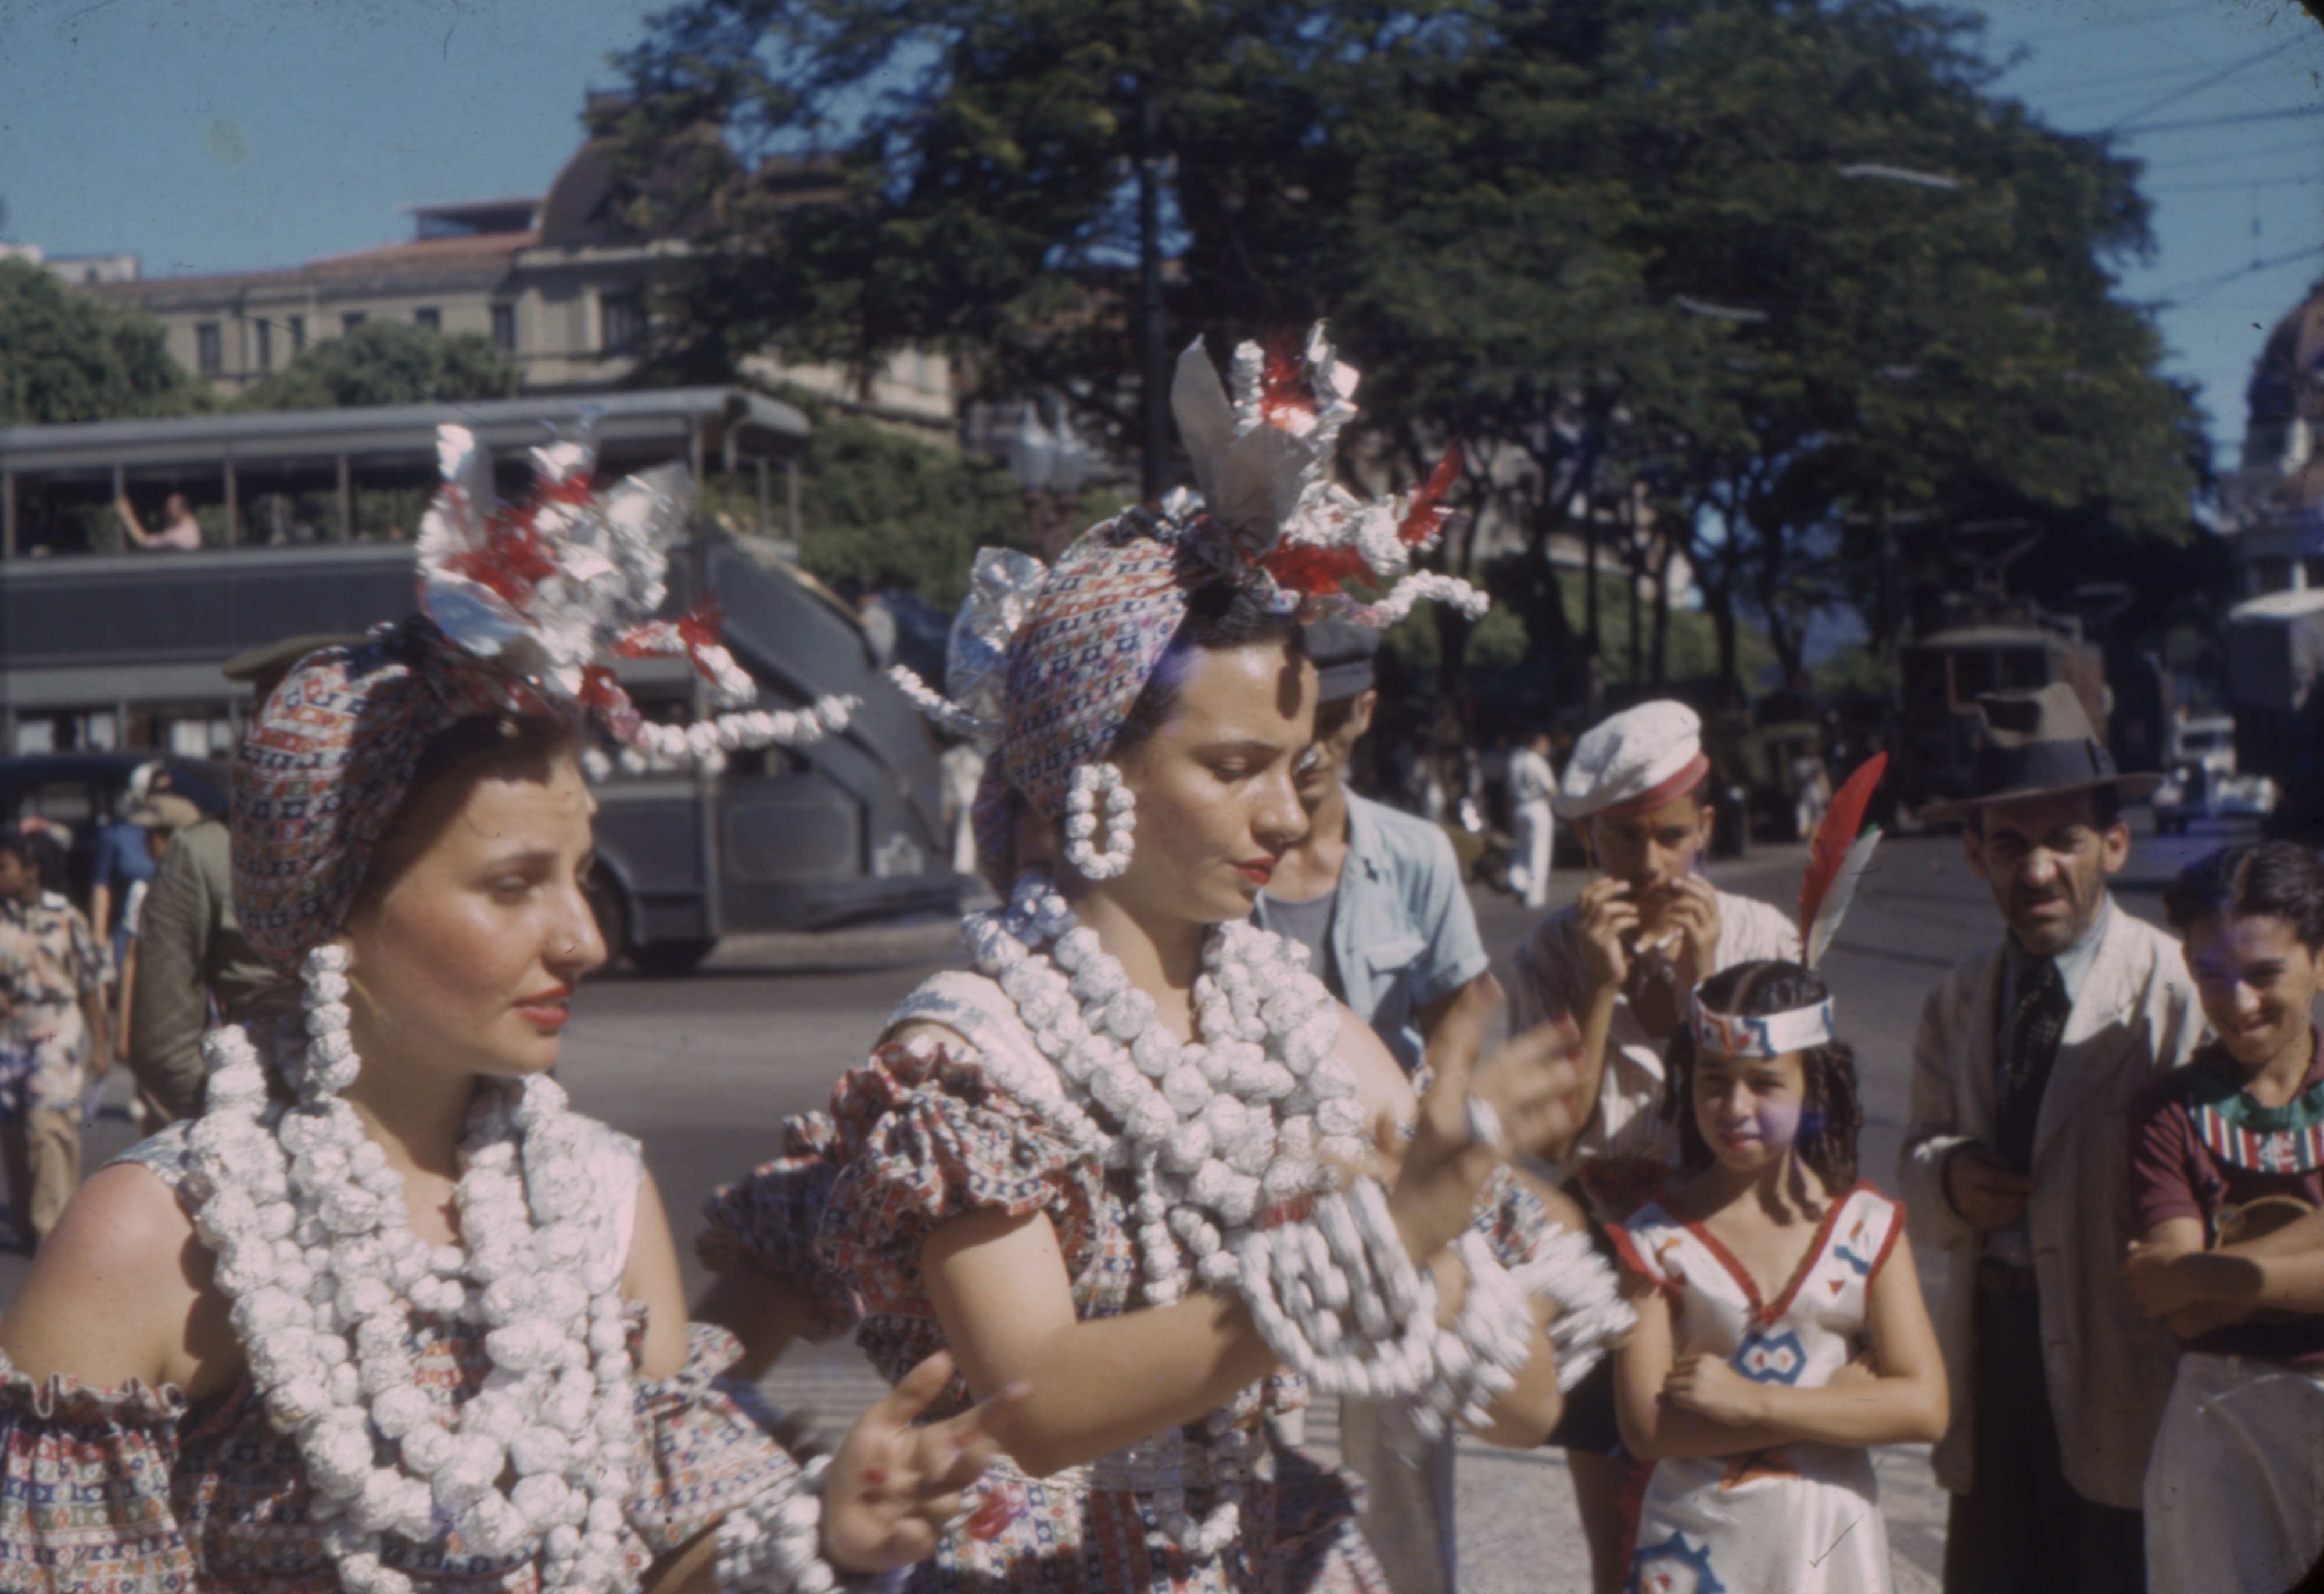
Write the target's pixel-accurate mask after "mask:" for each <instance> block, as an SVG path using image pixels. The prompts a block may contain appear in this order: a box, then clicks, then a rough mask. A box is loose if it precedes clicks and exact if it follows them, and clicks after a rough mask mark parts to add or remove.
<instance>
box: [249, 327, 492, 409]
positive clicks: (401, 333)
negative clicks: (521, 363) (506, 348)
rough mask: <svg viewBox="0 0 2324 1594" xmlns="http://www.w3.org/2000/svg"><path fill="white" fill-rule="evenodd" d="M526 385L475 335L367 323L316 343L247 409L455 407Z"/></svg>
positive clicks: (253, 396)
mask: <svg viewBox="0 0 2324 1594" xmlns="http://www.w3.org/2000/svg"><path fill="white" fill-rule="evenodd" d="M523 382H524V378H523V375H522V373H520V372H519V371H518V370H517V368H516V366H515V365H514V364H512V363H511V362H510V361H509V360H508V358H507V357H506V356H504V355H502V353H501V352H500V351H499V350H498V349H496V348H494V347H493V346H492V343H491V342H490V340H488V339H486V338H484V337H480V336H477V335H476V334H475V333H473V332H456V333H453V334H452V335H450V336H446V335H445V334H443V333H440V332H438V331H435V330H434V329H432V328H430V327H420V326H414V325H412V324H410V323H409V322H404V321H365V322H364V323H363V324H362V325H361V326H359V327H355V328H353V329H352V330H350V331H349V332H347V333H346V335H345V336H340V337H333V338H327V339H325V340H324V341H323V342H320V343H312V344H309V345H308V346H306V347H305V348H303V349H301V350H300V352H299V355H298V357H297V358H295V359H293V360H292V361H291V363H290V364H288V365H285V366H284V367H283V368H282V369H281V370H280V371H278V372H276V373H274V374H273V375H272V376H270V377H268V378H267V379H266V380H265V381H263V382H260V383H258V384H257V385H256V386H255V387H253V388H252V389H250V391H249V392H245V393H244V395H243V396H242V400H241V403H242V406H243V407H244V408H245V409H251V410H328V409H336V408H339V407H342V406H346V405H356V404H439V403H457V402H461V401H467V400H472V399H506V398H512V397H514V396H515V394H516V392H517V390H518V389H519V388H521V386H522V385H523Z"/></svg>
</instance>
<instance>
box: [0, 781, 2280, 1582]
mask: <svg viewBox="0 0 2324 1594" xmlns="http://www.w3.org/2000/svg"><path fill="white" fill-rule="evenodd" d="M2139 818H2140V819H2141V820H2142V821H2143V819H2144V815H2139ZM2245 834H2248V833H2247V832H2237V833H2234V834H2232V835H2231V834H2230V833H2227V832H2225V831H2220V830H2211V831H2204V830H2201V829H2199V830H2198V831H2197V832H2196V833H2195V834H2192V835H2190V836H2181V837H2168V838H2163V837H2153V836H2148V835H2144V834H2142V835H2141V836H2140V838H2139V841H2138V844H2137V847H2136V850H2135V852H2134V854H2133V858H2132V861H2131V865H2130V867H2129V869H2128V870H2127V871H2126V872H2125V873H2124V875H2123V876H2122V877H2120V878H2119V879H2118V880H2117V881H2116V899H2117V901H2118V902H2119V903H2120V904H2121V905H2122V906H2123V907H2125V908H2127V909H2128V910H2129V911H2131V912H2133V913H2135V914H2138V915H2140V916H2141V917H2147V918H2155V919H2159V918H2160V908H2159V903H2158V898H2159V894H2160V892H2161V890H2162V888H2163V885H2164V884H2165V883H2166V882H2167V881H2168V880H2169V879H2170V877H2171V875H2172V873H2173V872H2175V871H2176V870H2177V869H2178V868H2179V867H2180V866H2181V864H2182V863H2184V862H2185V861H2188V860H2190V859H2191V858H2193V857H2195V856H2198V855H2199V854H2200V853H2201V852H2206V851H2208V850H2209V849H2210V848H2211V847H2214V846H2218V845H2220V844H2223V843H2225V842H2226V841H2227V840H2230V839H2240V837H2241V836H2242V835H2245ZM1802 858H1803V850H1802V849H1801V848H1798V847H1795V846H1794V847H1780V848H1760V849H1757V850H1755V852H1753V854H1752V855H1751V857H1750V858H1748V860H1742V861H1729V862H1723V863H1719V864H1715V865H1713V866H1712V867H1711V871H1710V873H1711V879H1712V880H1714V881H1715V882H1716V883H1718V884H1719V885H1720V887H1721V888H1722V889H1726V890H1729V891H1736V892H1740V893H1742V894H1744V895H1747V896H1753V897H1759V898H1765V899H1766V900H1768V901H1771V902H1775V903H1777V904H1778V905H1781V906H1783V907H1784V908H1785V909H1786V911H1792V910H1794V905H1795V904H1796V902H1797V898H1798V891H1799V876H1800V867H1801V861H1802ZM1582 880H1583V877H1582V874H1581V873H1580V871H1571V870H1569V871H1561V872H1560V873H1559V874H1558V875H1557V876H1556V877H1555V878H1554V889H1553V898H1552V905H1553V907H1554V906H1557V905H1561V904H1563V902H1567V901H1570V900H1572V896H1573V894H1574V893H1575V892H1576V891H1578V890H1579V889H1580V888H1581V886H1582ZM1475 898H1476V901H1477V907H1478V917H1479V919H1480V925H1481V926H1482V928H1483V931H1484V935H1485V938H1486V943H1487V945H1488V947H1489V950H1490V951H1491V953H1492V954H1493V957H1494V963H1495V967H1496V968H1497V969H1498V970H1500V971H1503V972H1506V971H1507V969H1508V961H1509V957H1510V954H1512V953H1513V951H1514V950H1515V948H1516V947H1517V944H1518V943H1519V942H1520V941H1521V940H1522V939H1523V937H1524V935H1525V933H1526V929H1527V928H1528V927H1529V926H1530V925H1531V923H1532V922H1533V920H1534V918H1535V915H1533V914H1532V913H1529V912H1528V911H1526V909H1524V908H1520V907H1518V906H1517V905H1516V904H1515V903H1513V902H1512V901H1511V900H1510V899H1509V898H1508V897H1506V896H1504V895H1501V894H1499V893H1497V892H1490V891H1483V890H1480V891H1477V892H1476V893H1475ZM1997 933H1998V921H1997V917H1996V914H1995V910H1994V908H1993V905H1992V901H1991V898H1990V897H1989V896H1988V895H1987V893H1986V891H1985V889H1984V888H1983V886H1982V885H1981V884H1980V883H1979V882H1978V881H1977V880H1975V879H1974V878H1973V877H1972V876H1971V875H1970V874H1969V871H1968V869H1967V867H1966V866H1965V864H1964V862H1963V861H1962V857H1961V849H1960V842H1959V841H1958V839H1956V838H1953V837H1950V836H1915V837H1898V838H1894V839H1892V840H1890V841H1889V842H1887V843H1885V844H1884V846H1883V848H1882V850H1881V852H1880V854H1879V856H1878V860H1877V863H1876V865H1875V868H1874V870H1873V871H1872V872H1871V874H1870V875H1869V877H1868V878H1867V880H1866V881H1865V884H1864V886H1863V889H1862V890H1861V891H1860V893H1859V895H1858V898H1857V906H1856V908H1855V910H1854V912H1853V913H1852V914H1851V915H1850V917H1849V921H1848V926H1847V928H1846V930H1845V931H1844V932H1843V934H1842V935H1841V937H1840V941H1839V943H1838V944H1837V945H1835V946H1834V948H1833V949H1832V951H1831V954H1829V955H1828V957H1827V958H1826V960H1825V963H1824V972H1825V974H1826V976H1827V977H1828V978H1829V979H1830V981H1831V984H1832V986H1833V988H1834V990H1836V991H1837V993H1838V995H1839V998H1840V1026H1841V1030H1842V1033H1843V1034H1844V1035H1845V1037H1847V1038H1848V1039H1849V1041H1850V1042H1851V1043H1852V1044H1853V1045H1854V1046H1855V1047H1856V1053H1857V1060H1858V1068H1859V1070H1860V1072H1861V1074H1862V1079H1863V1096H1864V1132H1863V1138H1862V1142H1861V1145H1860V1147H1859V1155H1858V1162H1859V1164H1860V1166H1862V1168H1863V1169H1864V1172H1865V1175H1866V1176H1867V1177H1868V1178H1870V1179H1872V1180H1874V1181H1875V1182H1876V1183H1877V1184H1880V1185H1882V1186H1883V1187H1884V1188H1886V1189H1889V1190H1891V1191H1893V1190H1894V1189H1895V1166H1896V1151H1897V1147H1898V1143H1899V1141H1900V1139H1901V1138H1902V1136H1903V1133H1904V1118H1905V1108H1906V1090H1907V1077H1908V1071H1909V1067H1910V1058H1911V1050H1912V1041H1913V1034H1914V1026H1915V1025H1916V1023H1917V1022H1918V1018H1919V1015H1920V1009H1921V1004H1922V1001H1923V999H1924V998H1925V996H1926V995H1927V993H1928V991H1929V990H1930V989H1931V988H1932V986H1933V985H1934V984H1935V982H1936V981H1937V980H1938V979H1939V978H1940V977H1941V975H1942V973H1943V972H1944V970H1945V969H1946V968H1948V967H1949V966H1950V964H1951V963H1954V962H1955V961H1956V960H1958V959H1959V958H1960V957H1962V956H1964V955H1966V954H1968V953H1969V952H1970V951H1972V950H1974V949H1975V948H1976V947H1978V945H1980V944H1984V943H1985V942H1987V941H1989V940H1991V939H1992V938H1993V937H1994V936H1995V935H1997ZM954 960H955V954H954V951H953V936H952V935H951V933H950V931H949V928H948V927H947V926H939V925H928V926H904V927H900V928H883V929H876V930H867V931H857V932H847V933H843V934H839V935H828V936H742V937H736V938H733V939H732V940H730V941H729V942H727V943H726V944H723V945H721V946H720V948H719V949H718V951H717V952H716V954H714V955H713V957H712V958H711V959H710V960H709V962H708V963H705V966H704V967H703V969H702V970H701V971H699V972H696V974H694V975H692V976H690V977H687V978H685V979H678V980H654V979H647V978H643V977H639V976H634V975H626V974H616V975H611V976H607V977H605V978H604V979H601V980H597V981H592V982H591V983H589V984H588V985H586V986H585V987H584V988H583V989H582V990H581V992H580V993H579V995H578V996H577V997H576V1000H575V1003H574V1007H575V1018H574V1022H573V1025H572V1027H571V1029H570V1030H569V1031H568V1033H567V1040H566V1043H565V1055H564V1060H563V1062H562V1063H561V1064H560V1065H559V1070H558V1077H559V1078H560V1079H562V1080H563V1081H564V1082H565V1083H566V1085H567V1088H568V1089H569V1090H570V1091H571V1092H572V1094H573V1098H574V1101H575V1104H576V1107H578V1108H579V1109H580V1110H582V1111H585V1112H588V1113H590V1114H592V1115H594V1116H596V1117H598V1118H601V1119H604V1120H606V1121H608V1122H610V1123H613V1124H614V1125H616V1126H618V1127H620V1128H622V1129H626V1130H628V1131H629V1132H631V1133H632V1134H634V1135H636V1136H638V1137H639V1138H640V1139H641V1141H642V1142H643V1143H644V1146H645V1148H646V1155H647V1160H648V1162H649V1164H650V1166H651V1167H652V1170H653V1174H654V1176H655V1178H656V1179H657V1180H658V1181H659V1184H660V1186H661V1190H662V1193H663V1197H664V1200H665V1202H666V1203H667V1204H668V1206H669V1211H670V1212H671V1213H672V1214H673V1217H674V1220H675V1221H676V1224H677V1227H678V1239H679V1249H680V1252H681V1255H682V1256H683V1257H684V1258H685V1262H686V1267H687V1287H688V1289H689V1291H691V1290H693V1289H696V1288H697V1287H699V1285H700V1284H701V1282H702V1277H701V1274H700V1272H699V1270H698V1269H697V1268H696V1267H695V1264H694V1261H693V1258H692V1255H691V1247H690V1239H691V1234H690V1230H692V1229H693V1228H694V1227H695V1218H694V1214H695V1213H696V1212H698V1210H699V1208H700V1205H701V1202H702V1201H703V1200H704V1198H705V1197H706V1196H707V1195H709V1193H711V1192H712V1190H713V1189H714V1188H715V1186H716V1185H717V1184H721V1183H723V1182H724V1181H726V1180H729V1179H732V1178H733V1177H735V1176H736V1175H740V1174H742V1173H743V1172H745V1171H747V1170H748V1169H749V1168H750V1167H751V1166H752V1165H753V1164H754V1163H756V1162H757V1161H759V1160H761V1159H762V1158H763V1157H764V1156H766V1154H767V1152H768V1150H769V1147H770V1144H771V1141H772V1138H773V1129H774V1125H775V1123H776V1122H777V1120H778V1119H780V1118H781V1117H782V1116H783V1115H784V1114H786V1113H790V1112H797V1111H801V1110H806V1109H808V1108H812V1107H816V1106H819V1105H821V1104H822V1102H823V1101H824V1100H825V1096H826V1094H827V1092H828V1091H829V1088H830V1085H831V1082H832V1080H833V1079H834V1078H835V1076H836V1075H837V1073H839V1072H840V1071H841V1070H842V1069H843V1068H844V1067H845V1066H847V1064H849V1063H850V1062H851V1061H853V1059H855V1058H857V1057H859V1056H860V1055H862V1052H863V1050H864V1048H865V1047H866V1046H867V1045H868V1043H869V1042H870V1041H871V1038H872V1037H873V1036H875V1035H876V1034H877V1033H878V1030H879V1028H880V1027H881V1018H882V1017H883V1016H884V1015H885V1014H886V1013H887V1011H888V1010H889V1009H890V1006H891V1005H892V1004H893V1003H895V1002H896V1001H897V1000H899V998H901V997H902V996H903V995H904V994H905V993H906V992H907V991H908V990H910V989H911V987H912V986H913V984H914V983H915V982H916V981H918V979H919V978H920V977H921V976H922V975H923V974H925V973H926V972H928V971H929V970H931V969H934V968H937V967H941V966H944V965H945V963H950V962H953V961H954ZM119 1094H120V1092H119V1090H118V1088H117V1086H116V1090H115V1095H116V1097H117V1096H118V1095H119ZM128 1139H129V1130H128V1126H127V1120H126V1116H125V1113H124V1111H123V1110H121V1109H120V1108H119V1107H117V1106H116V1107H115V1108H113V1109H111V1110H108V1112H107V1114H106V1116H105V1117H104V1118H103V1119H101V1120H100V1122H99V1123H98V1124H97V1126H96V1128H94V1129H92V1130H91V1131H90V1132H89V1136H88V1166H92V1167H94V1166H97V1165H98V1164H99V1163H101V1162H102V1161H103V1159H104V1158H105V1157H106V1156H110V1155H112V1154H113V1153H114V1152H115V1151H117V1150H118V1149H120V1148H121V1147H123V1146H124V1145H126V1144H127V1142H128ZM1916 1260H1917V1261H1918V1263H1919V1266H1920V1270H1921V1276H1922V1279H1923V1285H1925V1286H1926V1288H1927V1289H1928V1291H1929V1293H1930V1295H1931V1296H1932V1301H1933V1298H1934V1296H1935V1295H1936V1292H1937V1291H1938V1290H1940V1289H1941V1287H1942V1284H1943V1278H1942V1273H1943V1264H1942V1262H1941V1259H1940V1258H1935V1257H1933V1256H1931V1255H1926V1254H1923V1255H1921V1256H1919V1257H1918V1258H1916ZM24 1267H26V1263H25V1261H24V1259H23V1258H18V1257H14V1256H0V1300H5V1298H6V1297H7V1296H9V1295H13V1294H14V1290H15V1288H16V1285H17V1284H18V1282H19V1281H20V1280H21V1278H22V1276H23V1270H24ZM769 1388H770V1393H771V1394H772V1395H773V1396H774V1397H775V1398H776V1400H777V1401H778V1402H779V1404H781V1405H784V1406H786V1407H787V1408H789V1409H792V1410H801V1409H806V1410H812V1411H813V1412H815V1413H816V1414H817V1415H818V1417H819V1418H820V1419H821V1420H822V1421H823V1422H824V1423H825V1424H826V1425H828V1426H830V1427H831V1428H833V1429H834V1430H837V1429H842V1428H844V1426H845V1424H847V1423H848V1422H850V1421H852V1420H853V1417H854V1416H855V1414H857V1413H858V1412H860V1411H861V1410H862V1408H863V1406H864V1405H867V1404H868V1403H869V1402H870V1401H871V1398H873V1396H875V1395H876V1394H877V1393H878V1390H879V1384H878V1382H877V1380H876V1379H875V1378H874V1377H873V1376H872V1375H871V1371H870V1369H869V1368H868V1366H867V1365H866V1364H865V1362H864V1361H863V1359H862V1356H861V1355H860V1354H859V1353H858V1352H856V1351H855V1350H853V1347H852V1346H849V1345H847V1344H845V1343H844V1342H842V1343H839V1344H835V1345H827V1346H818V1347H811V1348H805V1349H802V1350H798V1351H795V1352H793V1354H792V1355H791V1356H789V1357H788V1358H787V1359H786V1360H785V1362H784V1364H783V1365H782V1366H781V1367H779V1368H777V1369H776V1370H775V1372H774V1373H773V1374H772V1375H771V1377H770V1379H769ZM1334 1430H1335V1424H1334V1423H1333V1420H1332V1418H1331V1415H1330V1414H1328V1413H1325V1412H1321V1411H1319V1412H1317V1413H1315V1414H1313V1416H1312V1417H1311V1419H1310V1423H1309V1427H1308V1440H1309V1442H1310V1443H1311V1444H1312V1445H1314V1447H1316V1448H1317V1449H1319V1450H1321V1451H1323V1452H1324V1453H1326V1454H1327V1455H1328V1454H1330V1453H1332V1452H1333V1449H1334V1441H1335V1439H1336V1434H1335V1431H1334ZM1877 1466H1878V1470H1879V1475H1880V1482H1881V1490H1882V1498H1881V1505H1882V1512H1883V1515H1884V1516H1885V1517H1886V1522H1887V1525H1888V1531H1889V1537H1890V1543H1891V1544H1892V1546H1893V1547H1894V1551H1895V1571H1896V1584H1897V1589H1898V1590H1899V1594H1921V1591H1923V1590H1930V1589H1935V1588H1936V1587H1937V1577H1936V1574H1937V1571H1938V1569H1939V1567H1940V1564H1941V1560H1942V1553H1943V1536H1944V1501H1943V1497H1942V1495H1941V1491H1939V1490H1937V1489H1936V1488H1934V1486H1933V1485H1932V1481H1931V1479H1930V1476H1929V1470H1928V1463H1927V1451H1926V1447H1925V1446H1896V1447H1893V1448H1891V1449H1889V1450H1886V1451H1882V1452H1880V1454H1879V1455H1878V1456H1877ZM1564 1472H1565V1467H1564V1462H1563V1453H1562V1452H1560V1451H1550V1450H1539V1451H1495V1450H1491V1449H1489V1448H1487V1447H1485V1446H1482V1445H1480V1444H1477V1443H1475V1442H1473V1441H1464V1442H1463V1445H1462V1459H1461V1469H1460V1494H1459V1502H1460V1512H1459V1521H1460V1532H1461V1551H1462V1586H1463V1588H1464V1589H1468V1590H1471V1594H1587V1589H1588V1587H1589V1581H1588V1569H1587V1560H1586V1556H1585V1553H1584V1551H1583V1547H1582V1538H1581V1534H1580V1530H1579V1527H1578V1525H1577V1524H1576V1522H1575V1518H1574V1515H1573V1506H1572V1488H1571V1486H1570V1484H1569V1483H1568V1481H1567V1479H1566V1478H1565V1477H1564Z"/></svg>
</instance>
